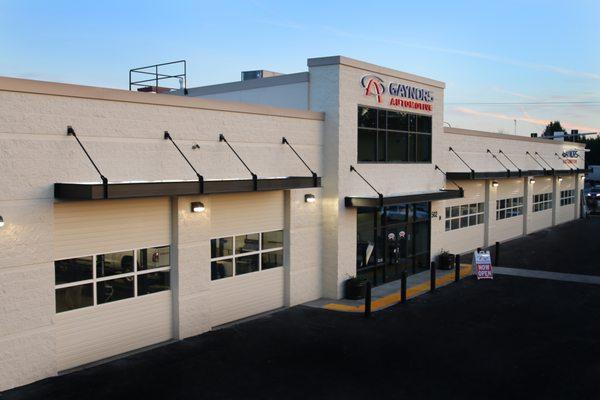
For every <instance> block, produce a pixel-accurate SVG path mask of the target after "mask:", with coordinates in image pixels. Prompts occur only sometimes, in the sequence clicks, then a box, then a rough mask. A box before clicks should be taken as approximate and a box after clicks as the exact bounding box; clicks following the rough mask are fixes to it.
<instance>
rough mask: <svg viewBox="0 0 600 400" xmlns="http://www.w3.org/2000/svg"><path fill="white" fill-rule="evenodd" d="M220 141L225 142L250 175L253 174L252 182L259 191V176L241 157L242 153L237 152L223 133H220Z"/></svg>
mask: <svg viewBox="0 0 600 400" xmlns="http://www.w3.org/2000/svg"><path fill="white" fill-rule="evenodd" d="M219 142H225V144H226V145H227V146H228V147H229V148H230V149H231V151H233V154H235V156H236V157H237V158H238V160H240V161H241V163H242V164H244V167H246V169H247V170H248V172H250V175H252V183H253V185H254V191H257V190H258V176H257V175H256V174H255V173H254V172H252V170H251V169H250V168H249V167H248V165H247V164H246V163H245V162H244V160H242V157H240V155H239V154H238V153H237V151H235V149H234V148H233V147H231V145H230V144H229V142H228V141H227V139H225V136H224V135H223V134H222V133H219Z"/></svg>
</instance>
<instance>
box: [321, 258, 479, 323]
mask: <svg viewBox="0 0 600 400" xmlns="http://www.w3.org/2000/svg"><path fill="white" fill-rule="evenodd" d="M471 274H472V267H471V264H461V267H460V277H461V278H464V277H466V276H468V275H471ZM453 281H454V273H450V274H447V275H444V276H442V277H440V278H437V279H436V280H435V284H436V287H437V286H443V285H446V284H448V283H450V282H453ZM429 288H430V283H429V282H423V283H420V284H418V285H416V286H413V287H411V288H407V289H406V298H407V299H411V298H413V297H417V296H419V295H421V294H423V293H427V292H429ZM399 302H400V292H397V293H392V294H389V295H387V296H383V297H380V298H378V299H376V300H373V301H372V302H371V310H372V311H378V310H382V309H384V308H387V307H389V306H392V305H394V304H396V303H399ZM361 303H362V304H359V305H355V306H353V305H348V304H341V303H336V302H331V303H327V304H325V305H324V306H323V307H322V308H324V309H327V310H332V311H343V312H355V313H362V312H364V311H365V305H364V301H362V300H361Z"/></svg>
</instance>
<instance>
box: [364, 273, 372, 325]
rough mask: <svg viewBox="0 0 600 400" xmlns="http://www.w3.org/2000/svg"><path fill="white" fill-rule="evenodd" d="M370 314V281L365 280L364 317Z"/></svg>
mask: <svg viewBox="0 0 600 400" xmlns="http://www.w3.org/2000/svg"><path fill="white" fill-rule="evenodd" d="M370 316H371V282H369V281H367V288H366V293H365V318H369V317H370Z"/></svg>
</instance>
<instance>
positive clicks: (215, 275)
mask: <svg viewBox="0 0 600 400" xmlns="http://www.w3.org/2000/svg"><path fill="white" fill-rule="evenodd" d="M210 243H211V265H210V269H211V279H212V280H217V279H222V278H229V277H232V276H237V275H244V274H247V273H250V272H258V271H262V270H266V269H269V268H275V267H281V266H283V231H282V230H278V231H270V232H261V233H248V234H243V235H237V236H229V237H223V238H215V239H212V240H211V241H210Z"/></svg>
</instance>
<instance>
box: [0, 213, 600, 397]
mask: <svg viewBox="0 0 600 400" xmlns="http://www.w3.org/2000/svg"><path fill="white" fill-rule="evenodd" d="M581 222H582V224H580V221H577V222H575V223H574V224H573V225H572V226H571V225H566V226H564V227H561V228H559V229H565V232H567V233H568V232H572V233H574V234H575V233H576V232H579V231H583V229H591V230H592V231H593V230H594V229H596V228H593V226H596V227H597V226H598V225H597V223H598V222H597V221H594V222H588V221H581ZM587 223H590V224H592V225H590V226H591V227H590V226H587V225H586V224H587ZM545 235H546V236H545V239H543V240H542V238H540V240H542V241H543V242H549V243H547V246H548V247H549V248H552V247H553V246H556V244H555V243H552V240H559V241H560V242H561V243H563V242H564V240H566V239H565V237H564V234H561V235H556V234H554V233H553V232H549V233H546V234H545ZM558 236H560V237H558ZM553 238H554V239H553ZM534 239H535V240H537V237H536V238H534ZM583 239H584V241H583V242H580V243H579V246H584V247H581V250H582V251H588V252H593V254H596V255H597V254H598V252H599V250H598V249H597V248H595V249H593V248H592V247H593V246H596V245H595V242H596V239H595V238H592V237H588V236H585V235H584V236H583ZM521 240H529V237H528V238H524V239H521ZM569 240H571V239H569ZM573 240H575V239H573ZM511 245H513V244H511ZM514 246H515V248H517V249H518V248H519V247H518V246H517V244H516V241H515V244H514ZM524 248H525V249H528V248H529V246H525V245H524ZM552 251H555V250H554V249H552ZM563 251H564V252H565V253H567V252H570V253H576V252H577V251H576V249H573V248H569V247H567V246H565V247H564V248H563ZM560 253H561V252H560V251H556V254H560ZM527 254H529V253H527ZM539 254H540V253H538V254H537V255H536V254H535V253H533V254H531V255H529V256H527V257H525V258H518V259H519V260H525V261H527V260H532V261H535V264H531V265H528V264H527V263H526V262H523V263H522V264H520V265H522V266H523V267H527V268H530V267H532V266H533V265H535V266H536V267H546V268H558V266H560V268H567V267H568V265H569V264H565V262H568V260H570V257H568V256H564V257H558V256H557V257H556V258H554V257H547V258H541V259H540V257H539ZM597 259H598V258H596V260H597ZM505 260H506V262H507V263H508V262H509V260H510V258H509V257H508V254H506V258H505ZM540 260H541V261H542V262H540ZM576 260H578V262H581V264H582V265H577V266H575V267H573V268H577V271H593V270H594V266H595V264H596V262H594V259H593V258H588V257H587V256H585V257H583V256H581V257H579V258H576ZM588 261H589V262H591V264H586V262H588ZM592 264H593V265H592ZM568 272H572V271H568ZM599 332H600V285H591V284H582V283H573V282H561V281H555V280H545V279H533V278H523V277H515V276H506V275H497V276H495V278H494V280H492V281H477V280H475V279H473V278H472V277H469V278H466V279H463V280H462V281H461V282H459V283H457V284H452V285H448V286H446V287H443V288H440V289H438V290H437V291H436V292H435V293H433V294H425V295H423V296H420V297H418V298H415V299H412V300H410V301H409V302H408V303H407V304H405V305H397V306H392V307H390V308H388V309H385V310H383V311H380V312H378V313H375V314H373V316H372V318H371V319H368V320H367V319H364V318H363V317H362V316H360V315H357V314H349V313H339V312H333V311H326V310H320V309H314V308H308V307H304V306H298V307H293V308H291V309H287V310H284V311H281V312H277V313H274V314H271V315H269V316H267V317H264V318H259V319H255V320H252V321H248V322H245V323H242V324H239V325H234V326H231V327H228V328H224V329H221V330H217V331H213V332H209V333H207V334H204V335H200V336H197V337H194V338H190V339H186V340H183V341H180V342H176V343H172V344H169V345H166V346H162V347H159V348H157V349H154V350H151V351H147V352H143V353H138V354H134V355H131V356H129V357H126V358H122V359H119V360H116V361H113V362H110V363H107V364H103V365H99V366H96V367H92V368H89V369H85V370H81V371H78V372H74V373H71V374H68V375H63V376H59V377H55V378H50V379H46V380H43V381H40V382H36V383H34V384H31V385H28V386H25V387H22V388H18V389H15V390H12V391H8V392H5V393H4V394H2V395H0V398H2V399H81V398H84V399H107V398H121V397H129V398H135V399H144V398H150V399H154V398H168V399H190V398H202V399H343V398H348V399H365V398H369V399H381V398H408V397H410V398H415V399H507V398H528V399H591V398H597V397H598V393H599V391H600V379H598V376H600V334H599Z"/></svg>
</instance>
